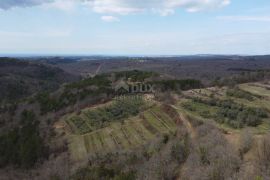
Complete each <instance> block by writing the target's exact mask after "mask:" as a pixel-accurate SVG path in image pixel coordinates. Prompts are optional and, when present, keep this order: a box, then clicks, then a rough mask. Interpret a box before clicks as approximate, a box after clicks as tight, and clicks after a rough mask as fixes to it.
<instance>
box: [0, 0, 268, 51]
mask: <svg viewBox="0 0 270 180" xmlns="http://www.w3.org/2000/svg"><path fill="white" fill-rule="evenodd" d="M13 53H15V54H21V53H24V54H25V53H26V54H29V53H31V54H89V55H90V54H117V55H119V54H121V55H187V54H270V0H0V54H13Z"/></svg>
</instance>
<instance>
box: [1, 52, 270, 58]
mask: <svg viewBox="0 0 270 180" xmlns="http://www.w3.org/2000/svg"><path fill="white" fill-rule="evenodd" d="M187 56H202V57H203V56H205V57H206V56H240V57H245V56H270V53H269V54H207V53H206V54H183V55H181V54H179V55H175V54H171V55H170V54H50V53H44V54H35V53H14V54H9V53H8V54H5V53H3V54H1V53H0V57H1V58H3V57H18V58H20V57H25V58H27V57H29V58H31V57H187Z"/></svg>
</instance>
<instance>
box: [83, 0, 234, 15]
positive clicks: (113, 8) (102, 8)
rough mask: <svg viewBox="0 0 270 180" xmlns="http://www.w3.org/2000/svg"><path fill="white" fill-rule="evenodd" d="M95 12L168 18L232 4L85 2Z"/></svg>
mask: <svg viewBox="0 0 270 180" xmlns="http://www.w3.org/2000/svg"><path fill="white" fill-rule="evenodd" d="M84 2H88V4H89V5H90V7H92V9H93V11H95V12H97V13H107V14H118V15H127V14H137V13H142V12H154V13H159V14H160V15H163V16H166V15H170V14H173V13H174V12H175V10H177V9H185V10H186V11H188V12H197V11H203V10H215V9H217V8H222V7H224V6H227V5H229V4H230V0H85V1H84Z"/></svg>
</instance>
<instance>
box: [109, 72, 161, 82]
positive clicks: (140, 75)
mask: <svg viewBox="0 0 270 180" xmlns="http://www.w3.org/2000/svg"><path fill="white" fill-rule="evenodd" d="M114 74H115V77H116V80H119V79H121V78H124V79H125V80H131V81H133V82H143V81H144V80H145V79H147V78H151V77H155V76H158V73H155V72H148V71H139V70H133V71H121V72H115V73H114Z"/></svg>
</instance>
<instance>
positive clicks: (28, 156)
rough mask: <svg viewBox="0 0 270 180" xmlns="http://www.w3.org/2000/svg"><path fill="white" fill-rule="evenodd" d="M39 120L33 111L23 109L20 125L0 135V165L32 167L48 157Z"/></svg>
mask: <svg viewBox="0 0 270 180" xmlns="http://www.w3.org/2000/svg"><path fill="white" fill-rule="evenodd" d="M38 126H39V121H38V120H37V119H36V116H35V114H34V113H33V112H32V111H27V110H25V111H23V112H22V114H21V119H20V123H19V125H18V127H16V128H14V129H12V130H8V132H6V133H3V134H1V135H0V167H5V166H7V165H12V166H15V167H20V168H31V167H33V166H34V165H35V164H36V163H37V162H38V161H39V160H42V159H43V158H46V157H47V153H48V148H46V147H45V145H44V143H43V140H42V138H41V136H40V134H39V128H38Z"/></svg>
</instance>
